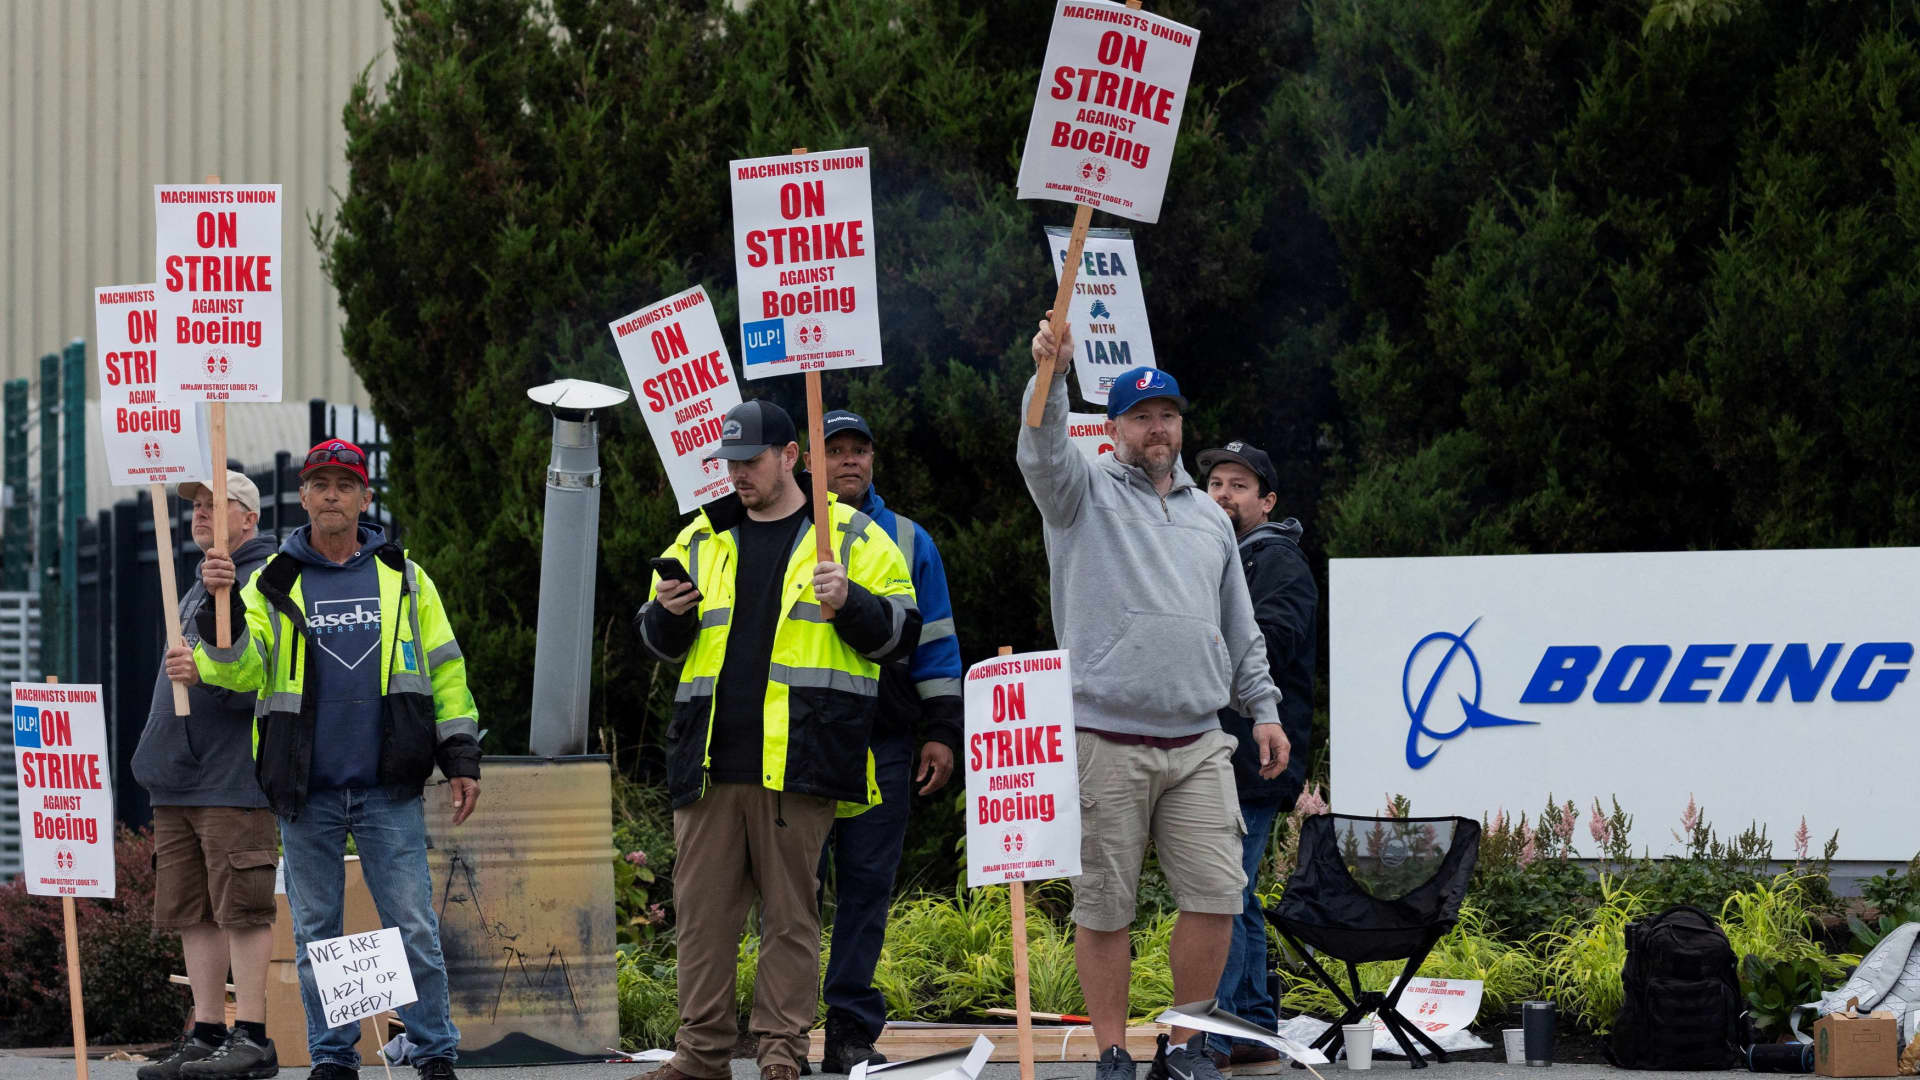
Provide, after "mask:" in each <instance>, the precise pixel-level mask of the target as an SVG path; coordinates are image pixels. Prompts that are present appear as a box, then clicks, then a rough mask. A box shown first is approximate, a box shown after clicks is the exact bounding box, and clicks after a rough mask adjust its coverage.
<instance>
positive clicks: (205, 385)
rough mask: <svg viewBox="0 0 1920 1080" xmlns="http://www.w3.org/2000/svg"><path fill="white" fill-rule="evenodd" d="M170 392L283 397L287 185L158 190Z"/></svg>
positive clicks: (157, 235) (164, 383) (157, 242)
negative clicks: (283, 202) (283, 206)
mask: <svg viewBox="0 0 1920 1080" xmlns="http://www.w3.org/2000/svg"><path fill="white" fill-rule="evenodd" d="M153 224H154V248H155V252H154V262H155V266H156V270H155V278H156V281H157V290H158V293H159V296H158V303H157V307H158V317H159V318H158V321H159V330H160V336H159V345H160V396H161V397H162V398H168V399H173V398H178V399H180V400H185V401H279V400H280V372H281V349H280V342H281V313H280V308H281V299H282V294H283V292H284V289H285V284H284V282H283V281H282V279H281V270H282V264H281V261H280V185H278V184H226V185H221V184H155V185H154V188H153Z"/></svg>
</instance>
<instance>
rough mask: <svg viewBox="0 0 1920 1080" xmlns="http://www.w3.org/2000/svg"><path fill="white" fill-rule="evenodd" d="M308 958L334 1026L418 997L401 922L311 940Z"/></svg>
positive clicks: (330, 1025)
mask: <svg viewBox="0 0 1920 1080" xmlns="http://www.w3.org/2000/svg"><path fill="white" fill-rule="evenodd" d="M307 960H308V961H309V962H310V963H312V965H313V985H314V988H315V989H317V990H318V991H319V992H320V1007H321V1009H322V1010H323V1011H324V1013H325V1015H326V1018H327V1026H328V1027H330V1028H337V1027H340V1026H342V1025H345V1024H351V1023H355V1022H357V1021H359V1020H362V1019H364V1018H366V1017H369V1016H374V1015H376V1014H378V1013H383V1012H386V1011H388V1010H390V1009H397V1008H399V1007H400V1006H402V1005H408V1004H411V1003H413V1002H415V1001H418V1000H419V995H418V994H417V993H415V992H414V989H413V970H412V969H411V968H409V967H407V952H406V949H405V948H404V947H403V946H402V945H401V944H400V929H399V928H398V927H394V926H389V927H387V928H385V929H384V930H370V931H368V932H366V933H364V934H348V935H346V936H345V937H336V938H327V939H326V940H325V941H309V942H307Z"/></svg>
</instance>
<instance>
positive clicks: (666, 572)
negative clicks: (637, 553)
mask: <svg viewBox="0 0 1920 1080" xmlns="http://www.w3.org/2000/svg"><path fill="white" fill-rule="evenodd" d="M647 563H648V565H650V566H652V567H653V572H654V573H656V574H659V575H660V580H661V581H684V582H686V583H687V584H689V585H691V584H693V575H691V574H689V573H687V568H686V567H685V566H682V565H681V564H680V560H679V559H648V560H647Z"/></svg>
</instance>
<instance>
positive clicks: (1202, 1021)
mask: <svg viewBox="0 0 1920 1080" xmlns="http://www.w3.org/2000/svg"><path fill="white" fill-rule="evenodd" d="M1154 1019H1155V1020H1158V1021H1159V1022H1160V1023H1162V1024H1172V1025H1174V1026H1176V1027H1189V1028H1193V1029H1195V1030H1197V1031H1210V1032H1213V1033H1215V1034H1219V1035H1230V1036H1232V1037H1234V1038H1238V1039H1251V1040H1254V1041H1256V1042H1263V1043H1266V1044H1267V1045H1268V1046H1271V1047H1273V1048H1274V1049H1275V1050H1278V1051H1280V1052H1281V1053H1283V1054H1285V1055H1287V1056H1288V1057H1290V1058H1292V1059H1293V1060H1295V1061H1297V1062H1299V1063H1300V1064H1302V1065H1306V1066H1309V1067H1311V1066H1314V1065H1326V1064H1329V1062H1328V1061H1327V1055H1325V1054H1323V1053H1321V1052H1320V1051H1318V1050H1315V1049H1314V1048H1313V1047H1311V1046H1309V1045H1307V1044H1306V1043H1303V1042H1299V1041H1297V1040H1294V1039H1290V1038H1288V1037H1286V1036H1285V1035H1282V1034H1280V1033H1279V1032H1277V1031H1268V1030H1267V1029H1266V1028H1263V1027H1261V1026H1259V1025H1258V1024H1251V1023H1248V1022H1247V1021H1245V1020H1242V1019H1240V1018H1239V1017H1238V1016H1235V1015H1234V1014H1233V1013H1230V1012H1228V1011H1227V1010H1225V1009H1223V1008H1221V1007H1220V1002H1219V999H1217V998H1209V999H1207V1000H1206V1001H1194V1002H1189V1003H1187V1004H1185V1005H1175V1006H1172V1007H1171V1008H1169V1009H1167V1011H1166V1012H1163V1013H1161V1014H1160V1015H1159V1016H1156V1017H1154ZM1313 1075H1315V1076H1319V1075H1320V1074H1319V1073H1317V1072H1316V1073H1314V1074H1313Z"/></svg>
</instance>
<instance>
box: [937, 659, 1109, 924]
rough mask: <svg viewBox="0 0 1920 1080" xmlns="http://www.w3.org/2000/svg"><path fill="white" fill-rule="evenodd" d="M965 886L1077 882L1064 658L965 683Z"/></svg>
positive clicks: (996, 665) (974, 673)
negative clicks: (1072, 879) (1060, 880)
mask: <svg viewBox="0 0 1920 1080" xmlns="http://www.w3.org/2000/svg"><path fill="white" fill-rule="evenodd" d="M965 700H966V710H967V719H966V725H967V728H966V734H967V749H966V761H965V769H966V788H967V885H968V887H975V886H980V885H993V884H998V883H1000V882H1004V881H1039V880H1042V879H1045V878H1062V877H1078V876H1079V874H1080V773H1079V765H1078V762H1079V754H1078V753H1077V752H1076V751H1075V748H1074V742H1073V735H1074V730H1073V674H1072V670H1071V668H1069V667H1068V664H1067V654H1066V652H1065V651H1057V652H1034V653H1018V654H1014V655H1010V656H996V657H994V658H993V659H991V660H982V661H980V662H979V663H977V664H975V665H973V667H971V668H969V669H968V670H967V680H966V692H965Z"/></svg>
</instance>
